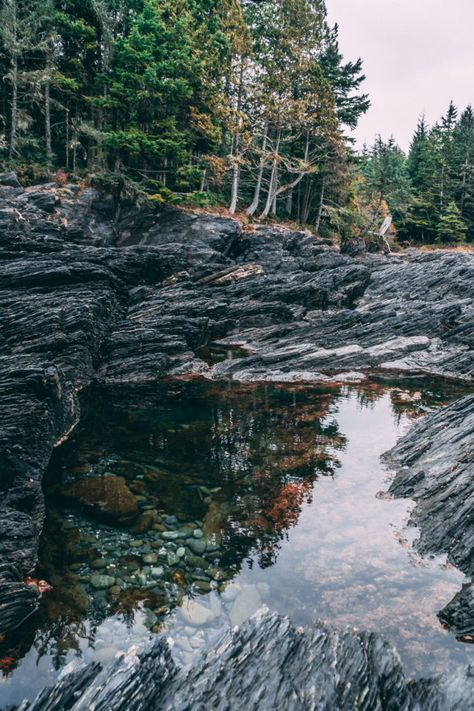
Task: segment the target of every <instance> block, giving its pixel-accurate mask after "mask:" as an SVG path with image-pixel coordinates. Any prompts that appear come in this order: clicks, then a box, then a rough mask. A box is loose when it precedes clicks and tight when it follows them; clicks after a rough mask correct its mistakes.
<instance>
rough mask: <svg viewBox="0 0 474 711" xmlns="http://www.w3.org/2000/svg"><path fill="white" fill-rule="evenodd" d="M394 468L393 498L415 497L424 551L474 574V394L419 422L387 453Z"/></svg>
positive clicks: (414, 514)
mask: <svg viewBox="0 0 474 711" xmlns="http://www.w3.org/2000/svg"><path fill="white" fill-rule="evenodd" d="M385 458H386V460H387V462H388V463H389V464H390V466H391V467H393V468H394V469H395V470H396V476H395V479H394V481H393V483H392V485H391V487H390V493H391V494H393V495H394V496H399V497H405V498H411V499H414V500H415V501H416V507H415V509H414V511H413V513H412V520H413V522H414V523H415V524H416V525H417V526H418V527H419V529H420V539H419V541H418V543H417V548H418V550H419V551H420V553H422V554H429V553H443V552H446V553H447V554H448V558H449V560H450V561H451V562H452V563H454V565H456V566H457V567H458V568H460V569H461V570H463V571H464V572H466V573H467V574H471V575H472V574H473V573H474V476H473V470H474V395H468V396H467V397H464V398H462V399H461V400H457V401H456V402H455V403H453V404H452V405H450V406H449V407H447V408H444V409H442V410H438V411H437V412H435V413H434V414H431V415H429V416H428V417H426V418H424V419H423V420H420V421H419V422H417V423H416V424H415V426H414V427H412V429H411V430H410V431H409V432H408V434H407V435H406V436H405V437H404V438H403V439H401V440H400V442H399V443H398V444H397V445H396V446H395V447H394V449H392V450H391V451H390V452H388V454H386V455H385Z"/></svg>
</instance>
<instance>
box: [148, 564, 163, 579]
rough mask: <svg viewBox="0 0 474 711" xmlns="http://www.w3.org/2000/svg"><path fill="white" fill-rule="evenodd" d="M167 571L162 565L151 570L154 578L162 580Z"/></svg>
mask: <svg viewBox="0 0 474 711" xmlns="http://www.w3.org/2000/svg"><path fill="white" fill-rule="evenodd" d="M164 572H165V569H164V568H163V566H162V565H157V566H154V567H152V568H150V575H151V577H152V578H161V576H162V575H164Z"/></svg>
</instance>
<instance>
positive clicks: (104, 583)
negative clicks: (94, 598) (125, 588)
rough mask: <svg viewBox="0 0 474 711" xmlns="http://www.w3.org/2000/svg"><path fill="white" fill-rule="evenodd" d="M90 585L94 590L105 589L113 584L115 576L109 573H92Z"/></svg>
mask: <svg viewBox="0 0 474 711" xmlns="http://www.w3.org/2000/svg"><path fill="white" fill-rule="evenodd" d="M91 585H92V587H93V588H95V589H96V590H106V589H107V588H111V587H113V586H114V585H115V578H113V577H112V576H111V575H92V576H91Z"/></svg>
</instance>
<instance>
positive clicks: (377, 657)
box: [18, 612, 474, 711]
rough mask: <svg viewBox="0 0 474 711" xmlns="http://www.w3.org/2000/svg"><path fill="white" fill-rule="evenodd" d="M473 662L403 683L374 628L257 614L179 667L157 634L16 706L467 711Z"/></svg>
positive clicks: (77, 710)
mask: <svg viewBox="0 0 474 711" xmlns="http://www.w3.org/2000/svg"><path fill="white" fill-rule="evenodd" d="M473 696H474V670H470V669H469V668H467V669H462V670H459V671H457V672H456V673H454V674H446V675H444V676H441V677H438V678H436V679H433V680H424V681H423V682H410V683H408V682H407V680H406V677H405V675H404V672H403V669H402V667H401V665H400V662H399V659H398V656H397V654H396V652H395V651H394V650H393V649H392V648H391V647H390V645H388V644H387V643H386V642H383V641H382V640H381V639H380V638H379V637H378V636H377V635H376V634H373V633H369V632H355V631H352V630H346V631H339V630H336V629H333V628H328V627H326V626H325V625H322V624H316V625H315V626H314V627H312V628H310V629H307V630H302V629H295V628H294V627H292V626H291V624H290V623H289V621H288V620H287V619H284V618H280V617H278V615H275V614H271V615H270V614H265V613H262V612H261V613H257V615H256V616H254V617H253V618H252V619H251V620H249V621H248V622H246V623H245V624H244V625H242V627H240V628H237V627H236V628H234V629H232V630H229V631H228V632H226V633H225V634H224V635H223V636H222V638H221V639H220V641H219V642H217V644H216V645H215V647H213V648H212V649H209V650H207V651H206V652H205V653H204V654H203V656H202V658H201V659H200V660H199V661H198V662H197V663H196V664H195V666H193V667H191V668H190V669H187V670H178V669H177V668H176V667H175V665H174V663H173V661H172V659H171V655H170V652H169V649H168V647H167V645H166V642H165V641H164V639H159V640H158V641H157V642H155V644H154V645H153V646H152V647H151V648H150V649H149V650H147V651H144V652H142V653H140V654H138V655H137V654H136V652H134V651H131V652H130V653H129V654H128V655H125V657H122V658H121V659H119V660H118V661H117V662H116V663H115V665H114V666H113V667H112V668H106V669H105V670H102V669H101V668H100V666H99V665H98V664H95V665H92V666H89V667H86V668H84V669H83V670H82V671H78V672H75V673H73V674H72V675H69V676H66V677H64V678H63V679H62V680H61V681H59V683H58V684H57V685H56V686H55V687H54V688H53V689H52V690H47V691H43V692H42V693H41V694H40V695H39V696H38V697H37V699H36V700H35V701H34V702H33V703H31V704H29V703H28V702H25V703H23V704H21V705H20V706H19V707H18V709H19V710H21V711H26V710H27V709H28V710H29V711H47V710H49V709H51V710H52V709H59V708H60V709H64V710H66V709H70V710H71V711H86V709H91V708H93V709H95V711H102V710H103V711H106V710H107V711H111V710H113V711H122V710H123V711H129V710H130V709H131V710H133V711H146V710H147V709H167V710H169V711H171V710H173V709H210V708H212V709H218V710H222V711H223V710H224V709H236V708H246V709H249V710H252V711H257V710H258V711H266V710H267V709H268V710H270V709H272V710H273V709H288V710H290V709H295V710H296V709H305V710H307V711H310V710H312V709H328V710H329V709H339V710H340V711H349V710H350V711H352V710H353V709H365V710H366V711H377V710H382V709H394V710H395V709H397V711H450V710H451V709H452V710H453V711H454V709H459V710H461V709H468V708H470V704H471V702H472V698H473Z"/></svg>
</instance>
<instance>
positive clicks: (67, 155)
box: [66, 109, 69, 169]
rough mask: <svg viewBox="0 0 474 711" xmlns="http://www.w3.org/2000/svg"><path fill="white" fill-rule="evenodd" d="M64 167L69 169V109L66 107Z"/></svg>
mask: <svg viewBox="0 0 474 711" xmlns="http://www.w3.org/2000/svg"><path fill="white" fill-rule="evenodd" d="M66 168H68V169H69V109H66Z"/></svg>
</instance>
